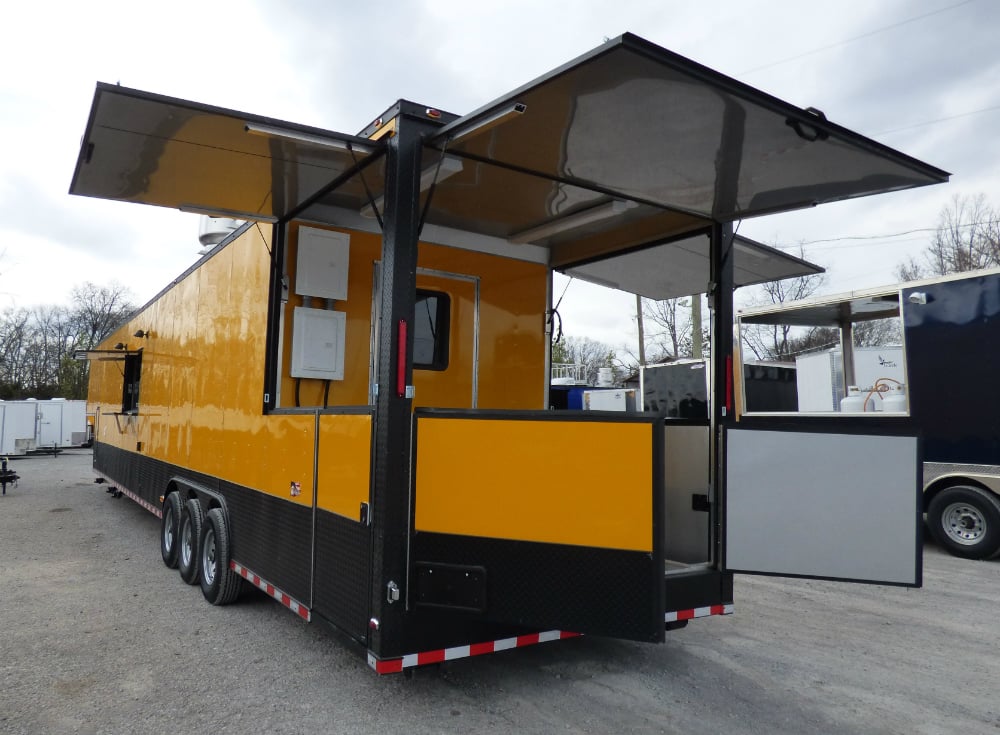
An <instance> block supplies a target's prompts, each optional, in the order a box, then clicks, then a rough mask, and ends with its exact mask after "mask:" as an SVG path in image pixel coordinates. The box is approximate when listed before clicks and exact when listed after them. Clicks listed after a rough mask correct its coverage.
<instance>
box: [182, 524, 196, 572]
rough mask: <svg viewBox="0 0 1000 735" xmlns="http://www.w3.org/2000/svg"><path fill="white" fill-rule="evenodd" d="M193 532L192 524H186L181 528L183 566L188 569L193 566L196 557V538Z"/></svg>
mask: <svg viewBox="0 0 1000 735" xmlns="http://www.w3.org/2000/svg"><path fill="white" fill-rule="evenodd" d="M193 535H194V534H193V533H192V532H191V524H190V523H185V524H184V526H183V527H182V528H181V549H180V552H181V564H183V565H184V566H186V567H190V566H191V562H192V559H191V557H192V556H193V555H194V538H192V537H193Z"/></svg>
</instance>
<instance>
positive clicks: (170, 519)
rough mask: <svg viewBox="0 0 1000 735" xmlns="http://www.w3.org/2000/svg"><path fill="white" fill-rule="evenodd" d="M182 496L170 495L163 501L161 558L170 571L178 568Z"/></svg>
mask: <svg viewBox="0 0 1000 735" xmlns="http://www.w3.org/2000/svg"><path fill="white" fill-rule="evenodd" d="M180 523H181V496H180V495H179V494H178V493H170V494H169V495H168V496H167V498H166V500H164V501H163V518H162V520H161V521H160V556H162V557H163V563H164V564H166V565H167V568H168V569H176V568H177V549H178V547H179V545H180V544H179V539H180V534H179V531H180Z"/></svg>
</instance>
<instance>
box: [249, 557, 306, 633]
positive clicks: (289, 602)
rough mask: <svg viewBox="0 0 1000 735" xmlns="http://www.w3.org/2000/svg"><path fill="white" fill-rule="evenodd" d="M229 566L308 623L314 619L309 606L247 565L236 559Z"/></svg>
mask: <svg viewBox="0 0 1000 735" xmlns="http://www.w3.org/2000/svg"><path fill="white" fill-rule="evenodd" d="M229 568H230V569H232V570H233V571H234V572H236V573H237V574H238V575H240V576H241V577H243V579H245V580H246V581H247V582H249V583H250V584H252V585H253V586H254V587H256V588H257V589H259V590H261V591H262V592H264V593H265V594H266V595H267V596H268V597H272V598H274V599H275V600H277V601H278V602H280V603H281V604H282V605H284V606H285V607H287V608H288V609H289V610H291V611H292V612H293V613H295V614H296V615H298V616H299V617H300V618H302V619H303V620H305V621H306V622H307V623H308V622H309V621H310V620H312V613H311V612H310V611H309V608H308V607H306V606H305V605H303V604H302V603H301V602H299V601H298V600H296V599H295V598H293V597H290V596H288V595H287V594H285V593H284V592H282V591H281V590H280V589H278V588H277V587H275V586H274V585H273V584H271V583H270V582H268V581H267V580H266V579H261V578H260V576H258V575H256V574H254V573H253V572H251V571H250V570H249V569H247V568H246V567H245V566H243V565H242V564H238V563H236V562H235V561H231V562H229Z"/></svg>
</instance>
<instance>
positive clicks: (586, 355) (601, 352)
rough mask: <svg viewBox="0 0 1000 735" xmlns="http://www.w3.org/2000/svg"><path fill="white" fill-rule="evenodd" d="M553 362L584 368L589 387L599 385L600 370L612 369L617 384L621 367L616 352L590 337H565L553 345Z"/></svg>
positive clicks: (584, 375)
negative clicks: (604, 368)
mask: <svg viewBox="0 0 1000 735" xmlns="http://www.w3.org/2000/svg"><path fill="white" fill-rule="evenodd" d="M552 362H554V363H565V364H572V365H580V366H582V373H583V379H584V380H586V381H587V383H588V384H589V385H596V384H597V376H598V372H599V370H600V368H603V367H607V368H611V369H612V375H613V376H614V380H615V381H616V382H617V381H618V380H619V378H620V375H619V373H620V371H621V367H620V366H619V364H618V363H617V360H616V358H615V351H614V350H613V349H612V348H611V347H609V346H608V345H606V344H604V343H603V342H598V341H597V340H593V339H589V338H588V337H565V338H563V339H561V340H559V341H558V342H553V343H552Z"/></svg>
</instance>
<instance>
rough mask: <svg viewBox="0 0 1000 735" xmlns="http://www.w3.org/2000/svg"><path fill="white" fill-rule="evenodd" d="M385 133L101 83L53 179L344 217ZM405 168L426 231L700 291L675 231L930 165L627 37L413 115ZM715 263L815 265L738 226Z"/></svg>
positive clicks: (904, 184) (687, 235)
mask: <svg viewBox="0 0 1000 735" xmlns="http://www.w3.org/2000/svg"><path fill="white" fill-rule="evenodd" d="M398 104H399V106H400V107H399V109H403V108H404V107H405V105H410V103H403V102H400V103H398ZM515 104H516V105H518V106H519V107H518V111H517V112H515V113H509V114H508V111H510V110H511V108H512V106H513V105H515ZM410 108H414V109H420V110H424V109H425V108H420V107H419V106H415V105H410ZM407 109H409V108H407ZM407 114H415V113H414V111H413V109H410V111H409V112H408V113H407ZM442 119H444V120H448V119H452V116H448V115H446V116H445V117H444V118H442ZM427 122H428V124H430V121H429V120H427ZM494 122H495V124H494ZM402 124H405V118H404V122H403V123H402ZM385 148H386V142H385V139H382V140H379V141H372V140H367V139H364V138H360V137H356V136H352V135H348V134H344V133H337V132H333V131H327V130H321V129H317V128H311V127H308V126H302V125H297V124H294V123H289V122H283V121H278V120H272V119H269V118H263V117H260V116H254V115H249V114H246V113H242V112H237V111H233V110H226V109H221V108H217V107H212V106H208V105H204V104H199V103H194V102H189V101H186V100H179V99H174V98H169V97H163V96H160V95H154V94H150V93H146V92H140V91H137V90H130V89H127V88H123V87H119V86H115V85H107V84H101V85H98V87H97V91H96V93H95V97H94V103H93V107H92V110H91V116H90V119H89V120H88V124H87V129H86V132H85V134H84V139H83V144H82V146H81V151H80V156H79V160H78V163H77V167H76V170H75V173H74V176H73V182H72V184H71V187H70V191H71V193H74V194H81V195H85V196H95V197H102V198H107V199H117V200H122V201H133V202H141V203H146V204H154V205H158V206H165V207H172V208H178V209H183V210H187V211H195V212H202V213H212V214H216V215H218V216H226V217H237V218H243V219H263V220H273V221H282V220H285V219H288V218H292V217H301V218H303V219H307V220H311V221H313V222H318V223H329V224H334V225H341V226H346V223H348V222H355V221H357V220H358V218H359V217H361V216H362V215H363V214H369V215H370V214H371V210H372V207H371V204H372V199H375V200H376V201H375V204H376V206H378V205H379V204H380V202H379V198H380V197H381V195H382V193H383V191H384V189H385V177H386V170H385V163H386V161H385V155H384V153H385ZM439 162H440V163H441V168H440V169H438V168H437V167H438V164H439ZM422 165H423V168H424V171H423V172H422V174H421V189H422V191H424V192H425V193H424V195H423V196H424V197H426V196H428V194H429V192H430V191H431V190H432V188H431V183H432V181H434V179H435V177H436V184H435V185H434V187H433V198H432V200H431V206H430V207H429V209H428V212H427V220H426V221H427V223H428V224H431V225H435V226H436V228H435V232H438V233H447V232H449V231H460V232H462V233H464V234H465V235H469V234H472V235H479V236H486V237H490V238H494V239H495V240H496V242H499V243H500V244H501V248H502V250H503V251H504V252H506V253H507V254H509V255H510V256H511V257H519V254H521V253H524V252H525V251H524V250H520V251H519V248H522V247H523V244H530V245H532V246H535V247H542V248H545V249H546V251H547V252H548V254H549V261H550V263H551V264H552V265H553V266H554V267H556V268H558V269H562V270H565V272H567V273H572V274H573V275H576V276H578V277H580V278H589V279H590V280H594V281H596V282H600V281H604V282H607V283H616V284H618V285H619V287H621V288H623V289H625V290H631V291H634V292H638V293H643V294H644V295H650V297H651V298H665V297H666V296H664V294H671V295H686V294H690V293H692V292H694V291H696V290H699V289H700V290H703V289H704V284H705V283H707V280H708V278H707V239H706V238H704V236H703V235H698V234H694V233H699V232H703V231H705V230H706V228H707V227H708V225H710V224H711V223H713V222H732V221H736V220H739V219H742V218H746V217H752V216H756V215H761V214H766V213H773V212H780V211H785V210H789V209H795V208H799V207H804V206H812V205H814V204H818V203H823V202H827V201H834V200H837V199H844V198H849V197H855V196H864V195H868V194H874V193H878V192H884V191H891V190H895V189H903V188H908V187H913V186H921V185H925V184H931V183H936V182H940V181H945V180H947V178H948V174H947V173H945V172H944V171H941V170H940V169H936V168H934V167H932V166H929V165H927V164H924V163H921V162H920V161H917V160H915V159H913V158H910V157H908V156H906V155H904V154H902V153H899V152H898V151H894V150H892V149H890V148H887V147H885V146H882V145H881V144H878V143H875V142H874V141H871V140H869V139H866V138H864V137H862V136H860V135H857V134H856V133H853V132H851V131H849V130H847V129H845V128H842V127H840V126H837V125H834V124H833V123H830V122H827V121H826V120H825V118H823V117H822V116H821V115H819V114H816V113H814V112H811V111H808V110H803V109H800V108H797V107H794V106H792V105H789V104H787V103H784V102H781V101H780V100H777V99H775V98H773V97H770V96H769V95H766V94H764V93H763V92H760V91H758V90H755V89H753V88H752V87H749V86H747V85H744V84H742V83H740V82H737V81H735V80H733V79H730V78H728V77H725V76H723V75H721V74H718V73H716V72H714V71H712V70H710V69H707V68H706V67H703V66H700V65H698V64H695V63H694V62H692V61H690V60H688V59H685V58H683V57H681V56H678V55H676V54H673V53H671V52H669V51H667V50H665V49H662V48H660V47H658V46H655V45H653V44H651V43H649V42H647V41H644V40H642V39H640V38H638V37H636V36H633V35H630V34H626V35H624V36H622V37H620V38H618V39H614V40H611V41H608V42H606V43H605V44H603V45H602V46H600V47H599V48H597V49H595V50H594V51H592V52H590V53H588V54H586V55H584V56H581V57H580V58H578V59H576V60H574V61H572V62H570V63H568V64H566V65H564V66H562V67H560V68H558V69H556V70H554V71H552V72H551V73H549V74H547V75H545V76H543V77H541V78H539V79H537V80H535V81H533V82H531V83H529V84H527V85H525V86H523V87H521V88H519V89H517V90H515V91H513V92H511V93H510V94H508V95H505V96H503V97H501V98H500V99H498V100H496V101H495V102H493V103H490V104H489V105H486V106H484V107H483V108H481V109H479V110H476V111H475V112H473V113H470V114H469V115H466V116H464V117H460V118H457V119H452V121H451V122H449V123H447V124H446V125H444V126H443V127H438V128H436V129H435V128H429V133H428V137H427V138H426V147H425V149H424V155H423V164H422ZM347 215H350V217H348V216H347ZM351 218H353V219H351ZM368 221H369V223H370V226H371V227H375V226H376V225H375V221H374V219H369V220H368ZM442 237H444V235H442ZM446 244H451V243H446ZM597 258H605V260H604V262H603V263H601V264H598V263H597V262H595V260H596V259H597ZM734 263H735V266H736V269H737V283H741V282H742V283H756V282H760V281H762V280H773V278H774V277H780V276H781V275H783V274H784V275H785V276H786V277H787V275H802V274H804V273H808V272H816V267H815V266H811V265H810V264H804V263H803V261H798V260H797V259H791V258H789V257H788V256H786V255H784V254H782V253H779V252H777V251H771V250H761V249H760V248H758V247H756V246H755V245H754V244H748V243H747V241H742V240H741V241H739V243H738V245H737V247H736V250H735V260H734Z"/></svg>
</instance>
